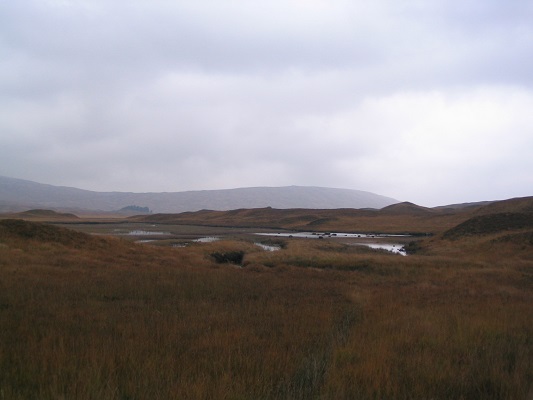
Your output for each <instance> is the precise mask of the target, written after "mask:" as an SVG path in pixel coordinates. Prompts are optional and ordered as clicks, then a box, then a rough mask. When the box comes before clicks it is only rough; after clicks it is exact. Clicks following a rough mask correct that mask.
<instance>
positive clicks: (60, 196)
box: [0, 177, 398, 213]
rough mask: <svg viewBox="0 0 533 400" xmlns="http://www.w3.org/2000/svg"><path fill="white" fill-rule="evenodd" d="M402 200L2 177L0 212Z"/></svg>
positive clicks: (328, 205) (296, 189)
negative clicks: (116, 187) (150, 189)
mask: <svg viewBox="0 0 533 400" xmlns="http://www.w3.org/2000/svg"><path fill="white" fill-rule="evenodd" d="M397 202H398V200H395V199H392V198H390V197H385V196H381V195H378V194H374V193H370V192H365V191H360V190H350V189H331V188H322V187H307V186H288V187H256V188H240V189H226V190H202V191H188V192H174V193H128V192H93V191H89V190H82V189H76V188H70V187H62V186H53V185H45V184H41V183H36V182H31V181H26V180H21V179H14V178H6V177H0V211H22V210H27V209H30V208H46V209H55V210H83V209H85V210H101V211H115V210H120V209H121V208H123V207H127V206H131V205H136V206H140V207H148V208H150V209H151V210H152V211H153V212H158V213H179V212H187V211H199V210H202V209H210V210H233V209H239V208H261V207H274V208H280V209H287V208H313V209H315V208H322V209H335V208H382V207H385V206H388V205H391V204H394V203H397Z"/></svg>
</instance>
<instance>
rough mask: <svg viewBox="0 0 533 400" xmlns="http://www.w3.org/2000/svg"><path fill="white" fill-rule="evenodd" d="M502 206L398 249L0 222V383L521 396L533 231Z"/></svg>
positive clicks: (181, 391)
mask: <svg viewBox="0 0 533 400" xmlns="http://www.w3.org/2000/svg"><path fill="white" fill-rule="evenodd" d="M511 220H512V221H514V219H513V218H511V219H507V220H505V219H504V222H502V221H501V216H498V217H495V218H493V219H492V220H491V221H492V222H490V221H489V223H488V225H489V226H490V227H491V229H490V230H485V231H483V232H473V230H474V228H469V227H468V224H467V225H466V228H465V226H464V225H463V226H462V227H460V228H458V229H457V230H455V231H453V230H452V231H451V233H448V236H447V235H446V234H445V233H444V232H445V231H446V230H445V229H441V230H440V231H439V230H438V229H437V230H436V233H435V234H434V235H433V236H431V237H425V238H421V240H420V241H418V242H417V244H416V245H414V246H413V248H415V249H417V250H418V251H417V252H415V253H414V254H412V255H409V256H408V257H403V256H400V255H396V254H392V253H388V252H383V251H376V250H372V249H368V248H366V247H361V246H351V245H349V244H348V243H343V242H342V241H338V240H329V239H328V240H316V239H298V238H272V239H271V240H273V241H275V243H276V244H278V245H279V246H280V250H279V251H265V250H263V249H262V248H260V247H259V246H257V245H255V244H254V240H252V239H251V234H252V233H254V232H255V231H256V230H257V228H250V229H252V230H250V231H249V230H247V229H248V228H247V229H246V230H242V231H239V232H237V231H235V230H231V229H229V228H228V227H218V228H212V227H205V226H204V227H199V226H196V227H195V228H194V229H193V228H191V227H185V226H181V227H179V228H178V227H176V226H173V225H167V226H166V227H165V228H166V229H163V228H161V227H159V226H157V227H153V228H154V229H158V232H159V231H160V232H163V233H164V234H166V233H170V234H171V235H183V237H180V238H176V237H174V236H173V237H171V238H166V239H163V242H159V243H155V244H154V243H136V242H135V240H134V238H132V237H130V236H126V235H122V236H117V235H115V236H109V235H108V234H109V232H110V231H109V230H113V229H119V230H121V229H124V231H127V230H129V229H130V228H131V229H132V230H139V231H142V230H146V229H148V228H146V225H143V224H146V223H143V224H140V225H136V226H134V227H133V226H127V225H124V224H110V225H108V226H104V225H102V224H89V225H87V224H82V225H79V226H78V225H76V226H70V228H68V229H67V228H65V227H62V226H54V225H50V224H40V223H34V222H24V221H21V220H13V219H5V220H1V221H0V327H2V329H0V371H1V374H0V399H30V398H39V399H58V398H64V399H74V398H75V399H96V398H98V399H146V398H150V399H169V398H183V399H526V398H528V396H530V395H531V393H532V392H531V391H532V382H533V307H531V304H533V234H532V231H533V229H532V227H529V225H528V226H516V225H513V226H512V227H507V226H505V224H506V222H505V221H511ZM495 221H499V222H498V223H499V224H500V228H501V229H494V226H495V225H494V224H495V223H496V222H495ZM474 222H475V221H474ZM485 222H486V221H485ZM459 223H461V221H459ZM501 224H503V225H501ZM474 225H475V227H476V228H475V229H478V228H477V227H479V223H477V222H476V223H475V224H474ZM526 225H527V224H526ZM502 226H503V228H502ZM80 227H81V228H80ZM72 228H75V229H72ZM80 230H85V231H86V232H80ZM89 232H91V233H99V235H93V234H88V233H89ZM115 232H116V231H115ZM119 233H120V232H119ZM204 235H205V236H220V237H221V240H218V241H215V242H211V243H198V242H193V241H192V239H193V238H194V237H199V236H204ZM147 236H150V235H147ZM186 236H187V237H186ZM165 240H167V242H166V243H164V241H165ZM173 241H178V242H179V241H184V242H187V243H188V245H187V246H186V247H172V245H173V244H176V243H174V242H173ZM162 244H166V245H162ZM235 253H238V254H241V255H242V258H240V259H239V260H236V261H235V260H233V259H217V257H216V256H214V255H215V254H222V255H223V254H226V255H228V254H235ZM233 261H235V262H233Z"/></svg>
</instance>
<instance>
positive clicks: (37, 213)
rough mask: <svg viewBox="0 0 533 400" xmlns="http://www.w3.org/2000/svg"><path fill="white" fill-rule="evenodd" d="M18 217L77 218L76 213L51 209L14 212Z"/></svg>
mask: <svg viewBox="0 0 533 400" xmlns="http://www.w3.org/2000/svg"><path fill="white" fill-rule="evenodd" d="M16 216H17V217H19V218H46V219H50V220H55V219H79V217H78V216H77V215H74V214H71V213H58V212H56V211H52V210H41V209H36V210H28V211H23V212H20V213H17V214H16Z"/></svg>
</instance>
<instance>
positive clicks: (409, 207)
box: [379, 201, 433, 215]
mask: <svg viewBox="0 0 533 400" xmlns="http://www.w3.org/2000/svg"><path fill="white" fill-rule="evenodd" d="M432 212H433V211H432V210H431V209H430V208H426V207H421V206H418V205H416V204H413V203H410V202H408V201H405V202H403V203H397V204H393V205H391V206H387V207H384V208H382V209H381V210H379V213H380V214H386V215H428V214H431V213H432Z"/></svg>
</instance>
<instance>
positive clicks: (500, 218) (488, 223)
mask: <svg viewBox="0 0 533 400" xmlns="http://www.w3.org/2000/svg"><path fill="white" fill-rule="evenodd" d="M528 228H533V213H498V214H489V215H480V216H477V217H473V218H470V219H468V220H466V221H465V222H463V223H461V224H459V225H457V226H456V227H454V228H452V229H449V230H448V231H446V232H445V233H444V235H443V237H444V238H445V239H457V238H460V237H463V236H473V235H487V234H492V233H498V232H503V231H509V230H519V229H528Z"/></svg>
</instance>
